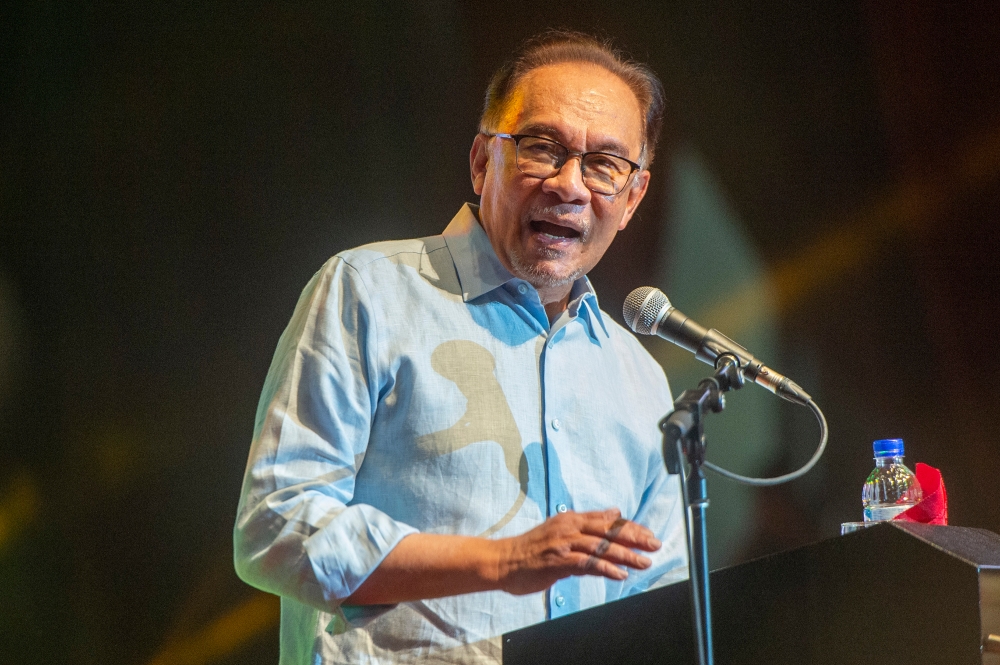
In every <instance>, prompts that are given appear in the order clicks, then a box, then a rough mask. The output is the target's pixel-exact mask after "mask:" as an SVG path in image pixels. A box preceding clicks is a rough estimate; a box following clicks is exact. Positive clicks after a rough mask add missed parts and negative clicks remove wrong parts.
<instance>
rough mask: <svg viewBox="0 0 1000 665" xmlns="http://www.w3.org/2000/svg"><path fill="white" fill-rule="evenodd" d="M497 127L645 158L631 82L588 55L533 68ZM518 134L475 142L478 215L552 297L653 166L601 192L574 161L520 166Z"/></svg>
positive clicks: (603, 238) (598, 244)
mask: <svg viewBox="0 0 1000 665" xmlns="http://www.w3.org/2000/svg"><path fill="white" fill-rule="evenodd" d="M496 131H498V132H501V133H508V134H532V135H535V136H542V137H545V138H550V139H553V140H555V141H558V142H559V143H562V144H563V145H565V146H566V147H567V148H569V149H570V150H574V151H579V152H586V151H602V152H610V153H614V154H616V155H620V156H622V157H625V158H627V159H630V160H632V161H633V162H638V161H639V152H640V150H641V148H642V111H641V109H640V106H639V102H638V100H637V99H636V98H635V95H634V94H633V93H632V90H631V89H630V88H629V87H628V85H626V84H625V82H624V81H622V80H621V79H619V78H618V77H617V76H615V75H614V74H612V73H610V72H608V71H607V70H605V69H604V68H602V67H599V66H597V65H592V64H589V63H560V64H556V65H546V66H544V67H539V68H538V69H534V70H532V71H531V72H529V73H528V74H527V75H526V76H525V77H524V78H523V79H522V80H521V82H520V83H519V84H518V85H517V87H516V88H515V90H514V91H513V92H512V94H511V96H510V100H509V101H508V104H507V108H506V110H505V113H504V117H503V119H502V121H501V122H500V126H499V127H497V128H496ZM515 154H516V153H515V147H514V142H513V141H512V140H509V139H499V138H496V137H493V138H490V137H487V136H484V135H482V134H480V135H479V136H477V137H476V140H475V142H474V143H473V146H472V152H471V155H470V161H471V165H472V182H473V188H474V189H475V191H476V194H479V195H480V198H481V203H480V211H479V216H480V220H481V221H482V224H483V228H484V229H485V230H486V233H487V235H488V236H489V238H490V242H491V243H492V245H493V249H494V250H495V251H496V253H497V256H498V257H499V258H500V261H501V262H502V263H503V264H504V266H505V267H506V268H507V269H508V270H510V271H511V273H513V274H514V275H516V276H517V277H520V278H521V279H524V280H526V281H528V282H530V283H531V284H533V285H534V286H535V287H536V288H537V289H538V290H539V291H540V292H541V293H542V296H543V302H545V301H546V300H545V298H546V296H548V297H549V300H552V299H553V298H555V299H559V298H563V297H564V296H565V294H567V293H568V290H569V288H570V285H571V284H572V282H573V281H574V280H576V279H577V278H578V277H580V276H581V275H584V274H586V273H587V272H588V271H589V270H590V269H591V268H593V267H594V266H595V265H596V264H597V262H598V261H599V260H600V258H601V257H602V256H603V255H604V252H605V250H607V248H608V246H609V245H610V244H611V241H612V240H613V239H614V237H615V235H616V234H617V233H618V231H620V230H622V229H624V228H625V225H626V224H627V223H628V221H629V219H631V217H632V214H633V213H634V212H635V209H636V207H637V206H638V205H639V201H641V200H642V197H643V196H644V195H645V193H646V186H647V184H648V182H649V172H648V171H645V170H643V171H639V172H637V173H635V174H633V175H632V180H631V181H630V182H629V184H628V186H626V188H625V189H624V190H623V191H622V192H620V193H619V194H617V195H615V196H603V195H600V194H594V193H593V192H591V191H590V190H589V189H587V188H586V187H585V186H584V184H583V180H582V177H581V173H580V160H579V158H573V159H570V160H568V161H567V162H566V163H565V164H564V165H563V167H562V169H561V170H560V171H559V172H558V173H556V174H555V175H554V176H552V177H551V178H547V179H544V180H543V179H539V178H534V177H531V176H527V175H524V174H523V173H521V172H520V171H519V170H518V169H517V164H516V159H515Z"/></svg>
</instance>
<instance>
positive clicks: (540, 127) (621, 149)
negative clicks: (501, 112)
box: [517, 124, 629, 159]
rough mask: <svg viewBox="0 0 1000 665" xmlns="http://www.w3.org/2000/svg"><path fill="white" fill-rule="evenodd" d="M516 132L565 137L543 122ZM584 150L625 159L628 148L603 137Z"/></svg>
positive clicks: (560, 139)
mask: <svg viewBox="0 0 1000 665" xmlns="http://www.w3.org/2000/svg"><path fill="white" fill-rule="evenodd" d="M517 133H518V134H532V135H534V136H543V137H545V138H553V139H555V140H557V141H560V142H563V141H565V137H563V134H562V132H560V131H559V130H558V129H556V128H555V127H553V126H552V125H545V124H532V125H527V126H526V127H523V128H522V129H520V130H518V132H517ZM585 152H608V153H611V154H613V155H618V156H621V157H624V158H625V159H629V157H628V154H629V151H628V148H627V147H626V146H625V144H624V143H622V142H620V141H617V140H615V139H604V140H603V141H601V142H599V143H598V144H597V145H596V146H594V149H593V150H586V151H585Z"/></svg>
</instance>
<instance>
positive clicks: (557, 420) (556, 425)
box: [552, 418, 562, 432]
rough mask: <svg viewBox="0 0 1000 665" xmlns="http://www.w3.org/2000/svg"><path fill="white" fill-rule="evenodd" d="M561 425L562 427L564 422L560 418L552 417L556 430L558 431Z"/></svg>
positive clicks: (553, 426) (553, 427)
mask: <svg viewBox="0 0 1000 665" xmlns="http://www.w3.org/2000/svg"><path fill="white" fill-rule="evenodd" d="M560 427H562V423H561V422H559V419H558V418H553V419H552V429H554V430H555V431H557V432H558V431H559V428H560Z"/></svg>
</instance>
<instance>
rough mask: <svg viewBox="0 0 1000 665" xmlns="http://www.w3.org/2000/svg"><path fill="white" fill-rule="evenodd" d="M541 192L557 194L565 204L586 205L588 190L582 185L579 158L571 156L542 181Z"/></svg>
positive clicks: (588, 196)
mask: <svg viewBox="0 0 1000 665" xmlns="http://www.w3.org/2000/svg"><path fill="white" fill-rule="evenodd" d="M542 190H543V191H546V192H552V193H554V194H558V195H559V198H560V199H561V200H562V201H564V202H566V203H587V202H588V201H590V193H591V192H590V190H589V189H587V186H586V185H584V184H583V170H582V168H581V163H580V157H579V156H576V155H574V156H572V157H570V158H569V159H567V160H566V161H565V162H563V165H562V167H561V168H560V169H559V171H558V172H556V174H555V175H553V176H551V177H549V178H546V179H545V180H543V181H542Z"/></svg>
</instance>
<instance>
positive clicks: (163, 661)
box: [148, 593, 281, 665]
mask: <svg viewBox="0 0 1000 665" xmlns="http://www.w3.org/2000/svg"><path fill="white" fill-rule="evenodd" d="M280 608H281V605H280V601H279V600H278V597H277V596H272V595H271V594H269V593H255V594H254V595H253V596H252V597H251V598H249V599H247V600H246V601H244V602H243V603H240V604H239V605H237V606H236V607H234V608H233V609H231V610H230V611H229V612H227V613H226V614H224V615H223V616H221V617H219V618H218V619H216V620H215V621H213V622H212V623H210V624H209V625H208V626H206V627H205V628H203V629H201V630H200V631H198V632H197V633H195V634H194V635H190V636H188V637H185V638H182V639H179V640H176V641H172V642H169V643H168V644H166V645H164V647H163V649H162V650H161V651H160V653H158V654H157V655H156V656H154V657H153V659H152V660H150V661H149V663H148V665H207V664H208V663H212V662H214V661H217V660H219V659H220V658H222V657H223V656H226V655H229V654H230V653H232V652H233V651H235V650H236V649H237V648H239V647H240V646H242V645H244V644H246V643H247V642H249V641H250V640H252V639H253V638H255V637H257V636H258V635H260V634H261V633H263V632H264V631H266V630H269V629H270V628H272V627H274V626H275V625H276V624H277V623H278V618H279V615H280V612H281V609H280Z"/></svg>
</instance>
